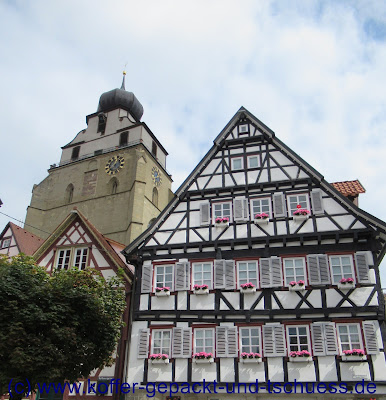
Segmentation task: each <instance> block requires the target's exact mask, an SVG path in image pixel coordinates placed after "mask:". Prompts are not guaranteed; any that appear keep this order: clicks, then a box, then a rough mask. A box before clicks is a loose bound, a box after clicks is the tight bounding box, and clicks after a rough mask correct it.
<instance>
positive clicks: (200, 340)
mask: <svg viewBox="0 0 386 400" xmlns="http://www.w3.org/2000/svg"><path fill="white" fill-rule="evenodd" d="M202 351H204V352H205V353H212V354H214V329H212V328H207V329H201V328H196V329H194V350H193V353H201V352H202Z"/></svg>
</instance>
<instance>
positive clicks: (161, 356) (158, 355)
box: [150, 353, 169, 360]
mask: <svg viewBox="0 0 386 400" xmlns="http://www.w3.org/2000/svg"><path fill="white" fill-rule="evenodd" d="M168 358H169V355H168V354H161V353H156V354H150V359H151V360H167V359H168Z"/></svg>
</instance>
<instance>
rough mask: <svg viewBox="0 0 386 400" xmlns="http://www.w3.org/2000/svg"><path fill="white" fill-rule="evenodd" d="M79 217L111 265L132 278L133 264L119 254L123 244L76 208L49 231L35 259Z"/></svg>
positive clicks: (36, 252)
mask: <svg viewBox="0 0 386 400" xmlns="http://www.w3.org/2000/svg"><path fill="white" fill-rule="evenodd" d="M76 218H79V219H80V220H81V222H82V223H83V224H84V225H85V227H86V228H87V229H88V230H89V232H90V233H91V234H92V236H93V237H94V239H95V240H96V241H97V242H98V243H99V245H100V246H101V248H102V249H103V250H104V253H105V254H106V255H107V256H108V257H109V258H110V260H112V262H113V265H115V267H117V268H123V270H124V271H126V272H128V274H129V276H130V279H132V278H133V271H134V269H133V266H131V265H127V264H126V263H125V261H124V259H123V257H122V256H121V254H120V252H121V251H122V249H124V247H125V246H124V245H123V244H121V243H118V242H116V241H114V240H112V239H108V238H106V237H105V236H104V235H103V234H102V233H101V232H99V231H98V229H97V228H96V227H95V226H94V225H93V224H92V223H91V222H90V221H89V220H88V219H87V218H86V217H85V216H84V215H83V214H82V213H81V212H80V211H79V210H77V209H74V210H72V211H71V213H70V214H69V215H68V216H67V217H66V218H65V219H64V221H63V222H62V223H61V224H60V225H59V226H58V227H57V228H56V229H55V230H54V231H53V232H52V233H51V235H50V236H49V237H48V238H47V240H46V241H45V242H44V243H43V244H42V245H41V246H40V247H39V248H38V249H37V250H36V251H35V253H34V254H33V256H34V258H35V260H38V259H39V258H41V257H42V255H43V254H44V253H45V252H46V251H47V250H48V249H49V248H50V247H51V246H52V245H53V244H54V242H55V241H56V240H57V239H58V237H60V236H61V235H62V234H63V232H64V231H65V230H66V229H67V228H68V226H69V225H70V224H71V223H72V222H73V221H74V220H75V219H76Z"/></svg>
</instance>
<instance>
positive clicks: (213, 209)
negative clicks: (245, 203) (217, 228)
mask: <svg viewBox="0 0 386 400" xmlns="http://www.w3.org/2000/svg"><path fill="white" fill-rule="evenodd" d="M224 204H229V215H224V212H223V207H221V216H216V215H215V211H216V206H218V205H221V206H222V205H224ZM225 217H227V218H229V223H231V222H232V221H233V219H232V218H233V208H232V201H231V200H229V201H218V202H213V203H212V220H213V224H214V223H215V221H216V218H225Z"/></svg>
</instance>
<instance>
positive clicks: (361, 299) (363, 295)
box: [349, 287, 379, 306]
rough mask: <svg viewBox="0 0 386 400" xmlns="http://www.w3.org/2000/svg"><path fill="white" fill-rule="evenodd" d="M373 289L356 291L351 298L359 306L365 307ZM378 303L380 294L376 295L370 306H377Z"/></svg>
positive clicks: (366, 288) (365, 288) (358, 289)
mask: <svg viewBox="0 0 386 400" xmlns="http://www.w3.org/2000/svg"><path fill="white" fill-rule="evenodd" d="M372 290H373V288H372V287H361V288H357V289H355V290H354V292H353V293H351V294H350V296H349V298H350V299H351V300H353V301H354V303H355V304H356V305H357V306H363V305H365V303H366V301H367V299H368V298H369V296H370V294H371V292H372ZM378 304H379V303H378V293H376V294H375V295H374V296H373V298H372V299H371V301H370V303H369V305H370V306H377V305H378Z"/></svg>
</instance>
